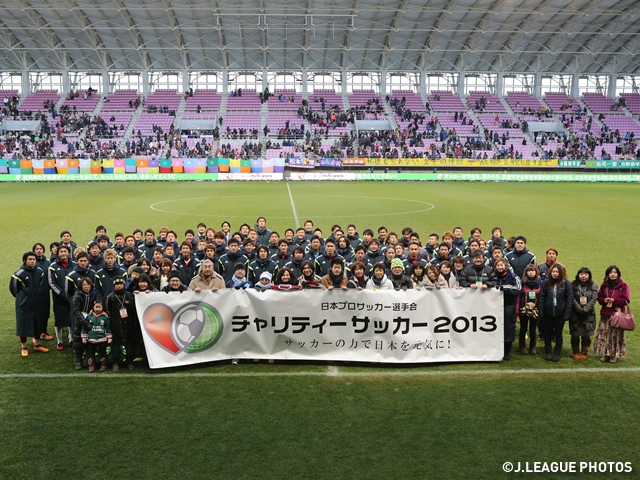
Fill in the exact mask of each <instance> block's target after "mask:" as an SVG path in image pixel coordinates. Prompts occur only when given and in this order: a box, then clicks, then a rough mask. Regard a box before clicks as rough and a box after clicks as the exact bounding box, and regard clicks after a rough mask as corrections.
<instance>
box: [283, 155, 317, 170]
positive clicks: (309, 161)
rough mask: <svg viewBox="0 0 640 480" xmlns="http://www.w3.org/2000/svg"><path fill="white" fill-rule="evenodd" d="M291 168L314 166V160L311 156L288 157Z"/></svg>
mask: <svg viewBox="0 0 640 480" xmlns="http://www.w3.org/2000/svg"><path fill="white" fill-rule="evenodd" d="M289 166H290V167H291V168H315V166H316V161H315V160H314V159H313V158H302V157H289Z"/></svg>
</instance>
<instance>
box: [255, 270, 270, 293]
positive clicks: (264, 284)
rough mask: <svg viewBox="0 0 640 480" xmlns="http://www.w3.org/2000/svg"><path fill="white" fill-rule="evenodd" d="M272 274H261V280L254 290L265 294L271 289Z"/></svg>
mask: <svg viewBox="0 0 640 480" xmlns="http://www.w3.org/2000/svg"><path fill="white" fill-rule="evenodd" d="M271 278H272V277H271V274H270V273H269V272H262V273H261V274H260V278H259V279H258V282H257V283H256V284H255V286H254V288H255V289H256V290H257V291H259V292H264V291H266V290H270V289H271Z"/></svg>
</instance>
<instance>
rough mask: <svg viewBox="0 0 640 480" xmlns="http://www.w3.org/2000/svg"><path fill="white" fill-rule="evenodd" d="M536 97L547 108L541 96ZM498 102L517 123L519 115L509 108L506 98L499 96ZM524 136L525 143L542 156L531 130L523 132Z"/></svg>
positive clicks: (540, 148) (542, 152)
mask: <svg viewBox="0 0 640 480" xmlns="http://www.w3.org/2000/svg"><path fill="white" fill-rule="evenodd" d="M536 98H537V99H538V100H540V103H541V104H542V105H544V106H545V108H549V105H547V104H546V102H545V101H544V100H543V99H542V98H540V97H536ZM500 103H502V105H504V108H506V109H507V112H509V115H511V119H512V120H516V121H517V122H518V123H520V117H518V114H517V113H516V112H515V111H514V110H513V108H511V105H509V102H507V100H506V99H505V98H504V97H500ZM524 136H525V138H526V139H527V144H529V145H534V146H535V147H536V151H537V152H538V155H540V157H539V158H542V157H543V156H544V151H543V150H542V147H541V145H540V144H539V143H536V142H534V141H533V135H532V134H531V132H524Z"/></svg>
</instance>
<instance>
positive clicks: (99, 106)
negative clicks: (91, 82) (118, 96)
mask: <svg viewBox="0 0 640 480" xmlns="http://www.w3.org/2000/svg"><path fill="white" fill-rule="evenodd" d="M96 95H97V93H96ZM105 98H107V95H100V100H98V103H96V108H94V109H93V112H91V116H92V117H95V116H96V115H98V114H99V113H100V110H102V106H103V105H104V99H105Z"/></svg>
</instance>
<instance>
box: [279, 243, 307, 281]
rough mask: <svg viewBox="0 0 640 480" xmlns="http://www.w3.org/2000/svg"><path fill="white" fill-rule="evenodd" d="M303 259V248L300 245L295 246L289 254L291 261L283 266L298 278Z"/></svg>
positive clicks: (300, 273)
mask: <svg viewBox="0 0 640 480" xmlns="http://www.w3.org/2000/svg"><path fill="white" fill-rule="evenodd" d="M305 261H306V259H305V255H304V249H303V248H302V247H295V248H294V249H293V253H292V254H291V261H290V262H287V263H286V264H285V265H284V266H285V267H287V268H290V269H291V270H293V273H295V275H296V277H298V278H300V275H302V270H301V269H302V264H303V263H304V262H305Z"/></svg>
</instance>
